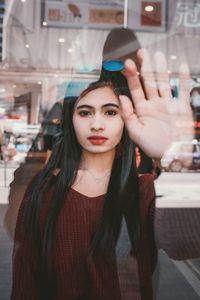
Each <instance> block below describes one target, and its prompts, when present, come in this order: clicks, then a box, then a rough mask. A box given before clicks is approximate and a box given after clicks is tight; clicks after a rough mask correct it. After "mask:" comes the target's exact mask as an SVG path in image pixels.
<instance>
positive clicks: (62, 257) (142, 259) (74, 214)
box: [11, 175, 157, 300]
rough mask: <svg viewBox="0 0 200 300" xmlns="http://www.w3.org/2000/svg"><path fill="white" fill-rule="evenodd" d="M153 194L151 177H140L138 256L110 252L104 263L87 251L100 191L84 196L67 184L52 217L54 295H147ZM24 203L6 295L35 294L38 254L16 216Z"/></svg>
mask: <svg viewBox="0 0 200 300" xmlns="http://www.w3.org/2000/svg"><path fill="white" fill-rule="evenodd" d="M52 192H53V189H50V190H49V192H48V193H47V194H46V196H45V201H44V205H43V206H42V210H41V216H40V231H41V234H42V233H43V229H44V224H45V219H46V214H47V212H48V206H49V203H50V200H51V196H52ZM25 198H26V197H24V199H25ZM154 198H155V194H154V184H153V177H152V176H151V175H143V176H141V177H140V179H139V199H140V215H141V240H140V244H139V251H138V255H137V256H136V257H135V258H133V257H131V256H130V255H129V254H128V255H127V257H126V255H124V254H122V255H121V258H120V257H119V258H117V254H116V261H115V262H113V263H110V264H106V263H104V261H103V260H102V259H101V258H100V257H91V256H89V255H88V248H89V245H90V243H91V239H92V236H93V234H94V232H95V230H96V228H97V226H98V224H99V222H100V218H101V214H102V208H103V204H104V196H98V197H87V196H85V195H82V194H80V193H79V192H77V191H75V190H73V189H70V191H69V193H68V195H67V201H65V202H64V205H63V207H62V210H61V211H60V214H59V217H58V219H57V223H56V232H55V240H54V247H53V249H52V253H51V258H50V265H51V272H52V274H53V279H54V285H55V287H56V296H55V297H54V300H112V299H113V300H130V299H134V300H151V299H152V273H153V270H154V267H155V263H156V254H157V251H156V248H155V243H154V235H153V221H152V212H153V210H154V202H155V201H154ZM25 203H26V201H25V200H24V201H23V202H22V205H21V208H20V211H19V215H18V220H17V225H16V231H15V245H14V252H13V286H12V296H11V299H12V300H37V299H39V297H38V295H37V288H36V282H37V272H38V269H39V257H40V255H39V253H38V250H37V249H35V248H34V246H33V245H31V246H30V244H29V242H28V239H27V236H26V233H25V231H24V226H23V221H22V220H23V210H24V205H25ZM122 240H123V238H122ZM123 241H124V240H123ZM122 252H123V251H122ZM128 253H129V252H128ZM131 272H134V274H132V273H131ZM127 275H128V276H127ZM127 278H128V279H127ZM47 300H48V299H47Z"/></svg>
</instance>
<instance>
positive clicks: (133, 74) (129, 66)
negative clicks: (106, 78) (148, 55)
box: [125, 59, 145, 105]
mask: <svg viewBox="0 0 200 300" xmlns="http://www.w3.org/2000/svg"><path fill="white" fill-rule="evenodd" d="M125 76H126V79H127V82H128V87H129V90H130V93H131V96H132V100H133V103H134V104H135V105H137V103H138V102H140V101H142V100H145V95H144V92H143V88H142V85H141V82H140V79H139V76H138V70H137V67H136V64H135V63H134V61H133V60H131V59H127V60H126V61H125Z"/></svg>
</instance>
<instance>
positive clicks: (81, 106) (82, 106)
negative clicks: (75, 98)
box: [76, 103, 119, 109]
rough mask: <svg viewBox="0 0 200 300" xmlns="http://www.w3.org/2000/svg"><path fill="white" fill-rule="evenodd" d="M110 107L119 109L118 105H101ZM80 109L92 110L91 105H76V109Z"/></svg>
mask: <svg viewBox="0 0 200 300" xmlns="http://www.w3.org/2000/svg"><path fill="white" fill-rule="evenodd" d="M108 106H109V107H110V106H113V107H116V108H119V105H117V104H115V103H106V104H104V105H102V107H103V108H104V107H108ZM82 108H88V109H94V107H93V106H91V105H87V104H83V105H78V106H77V108H76V109H82Z"/></svg>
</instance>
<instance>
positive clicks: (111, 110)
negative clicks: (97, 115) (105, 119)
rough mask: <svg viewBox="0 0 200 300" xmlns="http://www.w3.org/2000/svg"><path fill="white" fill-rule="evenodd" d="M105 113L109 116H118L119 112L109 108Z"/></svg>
mask: <svg viewBox="0 0 200 300" xmlns="http://www.w3.org/2000/svg"><path fill="white" fill-rule="evenodd" d="M105 114H106V115H108V116H116V115H117V114H118V112H117V111H116V110H113V109H109V110H107V111H106V112H105Z"/></svg>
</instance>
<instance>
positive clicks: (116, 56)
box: [99, 28, 161, 178]
mask: <svg viewBox="0 0 200 300" xmlns="http://www.w3.org/2000/svg"><path fill="white" fill-rule="evenodd" d="M119 37H120V38H119ZM139 49H141V45H140V43H139V41H138V39H137V36H136V35H135V33H134V32H133V31H132V30H131V29H128V28H114V29H112V30H111V31H110V32H109V34H108V36H107V38H106V41H105V44H104V47H103V59H102V60H103V63H102V69H101V74H100V78H99V80H100V81H102V82H104V81H111V82H112V83H113V86H114V87H115V88H116V89H117V90H119V91H120V94H121V95H126V96H128V97H129V98H131V94H130V91H129V88H128V83H127V79H126V77H125V76H124V74H123V70H124V61H125V60H126V59H127V58H131V59H132V60H133V61H134V62H135V63H136V65H137V66H138V69H139V62H138V58H137V51H138V50H139ZM139 152H140V163H139V165H138V172H139V173H140V174H145V173H152V174H153V175H154V176H155V178H157V177H158V176H159V175H160V173H161V169H160V168H159V167H158V166H156V167H155V162H154V161H153V160H152V158H150V157H149V156H147V155H146V154H145V153H144V151H142V150H141V149H139Z"/></svg>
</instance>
